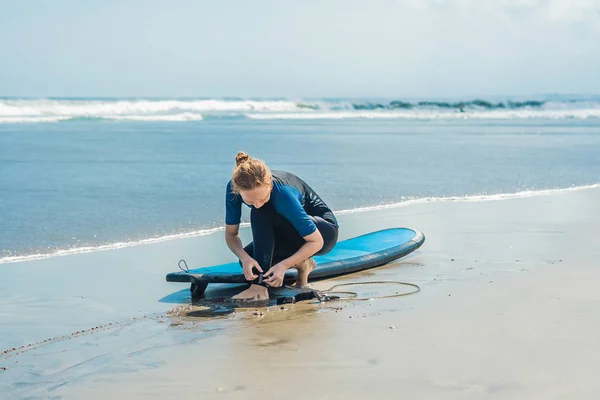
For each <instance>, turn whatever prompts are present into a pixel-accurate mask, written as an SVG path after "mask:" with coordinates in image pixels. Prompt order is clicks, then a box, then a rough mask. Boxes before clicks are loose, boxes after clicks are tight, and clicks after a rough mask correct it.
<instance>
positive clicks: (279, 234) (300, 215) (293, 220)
mask: <svg viewBox="0 0 600 400" xmlns="http://www.w3.org/2000/svg"><path fill="white" fill-rule="evenodd" d="M272 174H273V189H272V190H271V198H270V199H269V201H268V202H267V203H265V204H264V205H263V206H262V207H260V208H254V207H252V206H250V207H251V211H250V225H251V228H252V239H253V241H252V242H251V243H250V244H248V245H247V246H246V247H245V248H244V250H245V251H246V253H248V254H249V255H250V256H251V257H252V258H254V259H255V260H256V261H257V262H258V264H259V265H260V266H261V268H262V270H263V272H267V270H268V269H269V268H271V266H273V265H275V264H277V263H278V262H280V261H282V260H285V259H286V258H288V257H290V256H291V255H292V254H294V253H296V252H297V251H298V250H299V249H300V247H302V245H304V243H306V241H305V240H304V237H305V236H307V235H310V234H311V233H313V232H314V231H315V230H319V232H320V233H321V236H323V247H322V248H321V250H319V251H318V252H317V253H316V255H321V254H326V253H328V252H329V251H331V249H333V246H335V244H336V242H337V237H338V222H337V220H336V218H335V216H334V215H333V212H332V211H331V209H330V208H329V207H328V206H327V204H325V202H324V201H323V200H322V199H321V198H320V197H319V195H318V194H317V193H315V191H314V190H313V189H312V188H311V187H310V186H308V184H307V183H306V182H304V181H303V180H302V179H300V178H298V177H297V176H296V175H294V174H291V173H289V172H284V171H272ZM242 203H243V200H242V196H240V195H239V194H234V193H233V191H232V189H231V181H229V183H228V184H227V194H226V214H225V223H226V224H227V225H238V224H239V223H240V219H241V215H242ZM244 204H245V203H244Z"/></svg>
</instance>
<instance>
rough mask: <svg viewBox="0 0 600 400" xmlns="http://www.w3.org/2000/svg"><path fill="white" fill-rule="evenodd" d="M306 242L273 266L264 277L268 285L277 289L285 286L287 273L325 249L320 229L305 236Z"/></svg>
mask: <svg viewBox="0 0 600 400" xmlns="http://www.w3.org/2000/svg"><path fill="white" fill-rule="evenodd" d="M304 240H306V243H304V244H303V245H302V247H300V249H298V251H297V252H295V253H294V254H292V255H291V256H289V257H288V258H286V259H285V260H283V261H281V262H279V263H277V264H276V265H274V266H272V267H271V269H269V270H268V271H267V272H266V273H265V275H264V277H265V278H266V279H265V282H266V283H268V284H269V285H270V286H275V287H279V286H281V285H283V277H284V276H285V271H287V270H288V269H290V268H292V267H293V266H294V265H296V264H298V263H299V262H301V261H304V260H306V259H307V258H308V257H310V256H312V255H313V254H315V253H316V252H317V251H319V250H321V248H322V247H323V236H321V232H319V230H318V229H317V230H315V231H314V232H313V233H311V234H310V235H307V236H304Z"/></svg>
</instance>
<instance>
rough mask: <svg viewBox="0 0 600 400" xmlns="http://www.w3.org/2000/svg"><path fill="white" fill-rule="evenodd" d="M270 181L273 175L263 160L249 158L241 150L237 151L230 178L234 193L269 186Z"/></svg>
mask: <svg viewBox="0 0 600 400" xmlns="http://www.w3.org/2000/svg"><path fill="white" fill-rule="evenodd" d="M272 183H273V175H271V170H270V169H269V167H267V165H266V164H265V163H264V161H262V160H258V159H255V158H251V157H250V156H249V155H248V154H246V153H244V152H243V151H240V152H239V153H237V155H236V156H235V169H234V170H233V177H232V178H231V188H232V189H233V191H234V192H235V193H239V192H240V191H242V190H252V189H256V188H257V187H260V186H270V185H271V184H272Z"/></svg>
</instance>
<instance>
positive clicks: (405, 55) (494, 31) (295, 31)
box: [0, 0, 600, 98]
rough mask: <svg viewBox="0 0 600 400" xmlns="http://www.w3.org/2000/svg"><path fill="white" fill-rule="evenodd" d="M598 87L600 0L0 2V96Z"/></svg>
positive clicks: (377, 93)
mask: <svg viewBox="0 0 600 400" xmlns="http://www.w3.org/2000/svg"><path fill="white" fill-rule="evenodd" d="M542 93H563V94H575V93H577V94H600V0H513V1H510V0H493V1H491V0H489V1H488V0H404V1H403V0H396V1H393V0H371V1H368V0H361V1H358V0H343V1H337V0H316V1H315V0H303V1H286V0H272V1H268V0H264V1H263V0H254V1H247V0H244V1H231V0H219V1H217V0H213V1H202V0H169V1H162V0H161V1H155V0H143V1H137V0H102V1H82V0H52V1H50V0H47V1H44V0H38V1H32V0H0V96H15V97H48V96H61V97H130V96H133V97H244V98H246V97H288V98H315V97H394V98H418V97H468V96H486V95H487V96H502V95H515V96H526V95H530V94H542Z"/></svg>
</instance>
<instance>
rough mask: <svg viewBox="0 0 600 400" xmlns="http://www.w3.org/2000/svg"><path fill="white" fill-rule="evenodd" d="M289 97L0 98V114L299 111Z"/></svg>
mask: <svg viewBox="0 0 600 400" xmlns="http://www.w3.org/2000/svg"><path fill="white" fill-rule="evenodd" d="M300 110H302V108H299V107H298V106H297V103H296V102H294V101H289V100H279V101H276V100H274V101H253V100H239V101H233V100H231V101H230V100H50V99H38V100H0V117H24V116H28V117H34V116H62V117H91V118H94V117H104V116H118V115H155V114H172V113H181V112H206V111H238V112H248V111H270V112H285V111H300Z"/></svg>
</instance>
